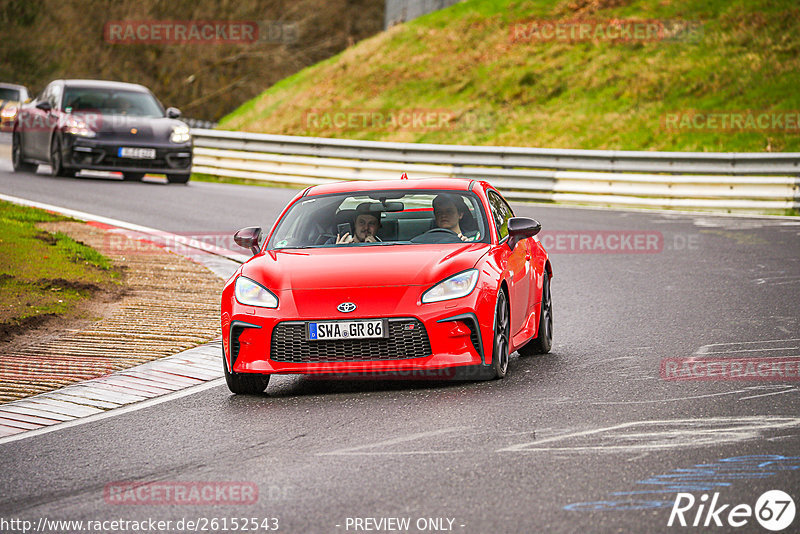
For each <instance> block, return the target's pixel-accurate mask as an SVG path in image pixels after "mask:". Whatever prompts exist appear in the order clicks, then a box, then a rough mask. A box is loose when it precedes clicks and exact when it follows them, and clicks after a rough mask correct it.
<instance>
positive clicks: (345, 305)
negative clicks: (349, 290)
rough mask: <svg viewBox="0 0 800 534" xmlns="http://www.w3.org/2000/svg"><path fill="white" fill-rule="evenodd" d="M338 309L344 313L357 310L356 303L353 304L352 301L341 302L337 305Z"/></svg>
mask: <svg viewBox="0 0 800 534" xmlns="http://www.w3.org/2000/svg"><path fill="white" fill-rule="evenodd" d="M336 309H337V310H339V311H340V312H342V313H350V312H351V311H355V310H356V305H355V304H353V303H352V302H342V303H341V304H339V305H338V306H336Z"/></svg>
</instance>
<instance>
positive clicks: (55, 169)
mask: <svg viewBox="0 0 800 534" xmlns="http://www.w3.org/2000/svg"><path fill="white" fill-rule="evenodd" d="M50 174H52V175H53V176H65V177H72V176H75V171H74V170H72V169H65V168H64V159H63V155H62V153H61V139H59V138H58V137H55V138H54V139H53V142H52V143H51V144H50Z"/></svg>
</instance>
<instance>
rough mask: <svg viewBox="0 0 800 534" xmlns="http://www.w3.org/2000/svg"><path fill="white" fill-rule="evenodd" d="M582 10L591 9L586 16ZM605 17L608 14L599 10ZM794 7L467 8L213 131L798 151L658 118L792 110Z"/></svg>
mask: <svg viewBox="0 0 800 534" xmlns="http://www.w3.org/2000/svg"><path fill="white" fill-rule="evenodd" d="M591 6H601V7H600V8H599V9H597V10H593V8H592V7H591ZM602 6H608V7H602ZM576 18H582V19H591V20H607V19H612V18H621V19H637V20H652V19H666V20H668V21H675V20H687V21H699V22H700V23H701V24H702V27H701V31H699V32H696V33H694V34H692V36H691V38H686V39H676V40H671V41H663V40H662V41H639V42H628V43H625V42H610V41H605V40H601V41H594V42H513V41H512V39H511V28H512V25H513V24H515V23H518V22H525V21H530V20H532V19H555V20H567V19H576ZM798 87H800V7H798V5H797V3H796V2H795V1H794V0H774V1H773V0H770V1H767V0H753V1H748V0H733V1H730V0H683V1H676V0H672V1H669V0H631V1H617V0H600V1H598V2H586V1H581V0H562V1H561V2H551V1H550V0H532V1H522V0H516V1H512V0H469V1H466V2H462V3H459V4H456V5H454V6H452V7H450V8H447V9H444V10H441V11H438V12H434V13H431V14H429V15H426V16H424V17H421V18H419V19H417V20H415V21H412V22H410V23H408V24H404V25H400V26H396V27H394V28H391V29H390V30H389V31H387V32H383V33H381V34H379V35H377V36H375V37H372V38H370V39H366V40H364V41H361V42H360V43H358V44H356V45H355V46H352V47H350V48H349V49H347V50H345V51H344V52H342V53H340V54H339V55H337V56H334V57H333V58H330V59H328V60H326V61H323V62H321V63H319V64H317V65H314V66H312V67H309V68H307V69H304V70H302V71H300V72H298V73H297V74H295V75H293V76H291V77H289V78H286V79H284V80H282V81H281V82H279V83H277V84H275V85H274V86H272V87H270V88H269V89H267V90H266V91H265V92H264V93H262V94H261V95H260V96H258V97H256V98H255V99H253V100H251V101H249V102H247V103H245V104H244V105H243V106H241V107H240V108H239V109H237V110H236V111H234V112H233V113H231V114H230V115H228V116H226V117H225V118H223V120H222V121H221V123H220V128H222V129H233V130H241V131H252V132H267V133H274V134H287V135H310V136H321V137H341V138H352V139H373V140H386V141H408V142H430V143H457V144H476V145H500V146H503V145H505V146H538V147H554V148H585V149H618V150H667V151H669V150H680V151H724V152H733V151H744V152H750V151H753V152H760V151H800V131H798V130H797V129H794V130H791V129H790V130H786V129H784V130H783V131H755V132H747V131H691V130H688V129H686V128H682V129H681V128H679V129H677V130H674V131H673V130H668V129H666V128H664V126H663V125H662V122H663V119H664V117H665V116H666V114H667V113H674V112H687V111H729V112H730V111H755V112H779V111H784V112H791V111H794V112H797V111H798V110H800V91H798V90H797V88H798ZM312 110H324V111H337V110H345V111H347V110H365V111H376V112H377V111H382V112H384V113H389V112H398V111H409V110H437V111H438V112H440V113H441V115H440V116H443V117H445V118H446V122H445V125H444V126H439V127H433V128H430V127H422V128H416V129H414V128H411V129H409V128H403V127H398V126H393V125H388V126H387V125H375V124H368V125H366V126H364V125H363V124H362V125H355V126H344V127H337V126H335V125H331V126H330V127H326V126H315V125H313V124H311V123H310V122H309V121H308V120H306V119H305V118H304V117H306V113H308V112H309V111H312Z"/></svg>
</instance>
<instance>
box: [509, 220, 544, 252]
mask: <svg viewBox="0 0 800 534" xmlns="http://www.w3.org/2000/svg"><path fill="white" fill-rule="evenodd" d="M541 230H542V225H541V224H540V223H539V221H535V220H533V219H529V218H528V217H511V218H510V219H509V220H508V246H509V247H511V250H514V247H516V246H517V243H519V242H520V241H522V240H523V239H527V238H529V237H533V236H535V235H536V234H538V233H539V232H540V231H541Z"/></svg>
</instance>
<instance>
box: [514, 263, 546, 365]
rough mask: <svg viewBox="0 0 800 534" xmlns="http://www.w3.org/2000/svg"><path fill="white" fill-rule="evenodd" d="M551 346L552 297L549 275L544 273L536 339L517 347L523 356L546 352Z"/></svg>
mask: <svg viewBox="0 0 800 534" xmlns="http://www.w3.org/2000/svg"><path fill="white" fill-rule="evenodd" d="M552 347H553V298H552V296H551V295H550V277H549V276H548V275H547V272H545V273H544V279H543V280H542V307H541V310H540V312H539V332H538V334H537V335H536V339H533V340H531V341H529V342H528V343H527V344H526V345H525V346H524V347H522V348H521V349H519V353H520V354H521V355H523V356H531V355H533V354H547V353H548V352H550V349H551V348H552Z"/></svg>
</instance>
